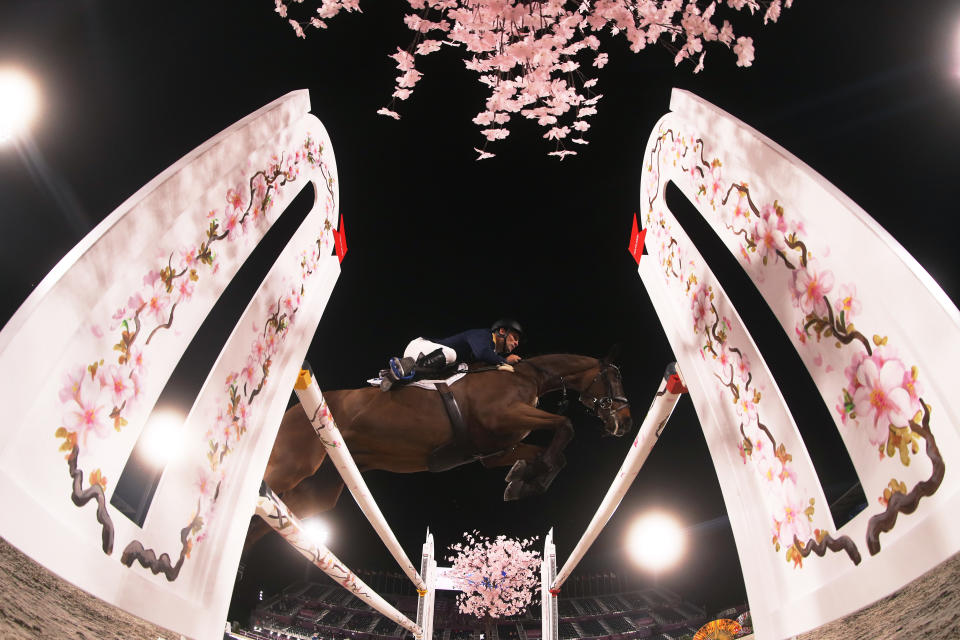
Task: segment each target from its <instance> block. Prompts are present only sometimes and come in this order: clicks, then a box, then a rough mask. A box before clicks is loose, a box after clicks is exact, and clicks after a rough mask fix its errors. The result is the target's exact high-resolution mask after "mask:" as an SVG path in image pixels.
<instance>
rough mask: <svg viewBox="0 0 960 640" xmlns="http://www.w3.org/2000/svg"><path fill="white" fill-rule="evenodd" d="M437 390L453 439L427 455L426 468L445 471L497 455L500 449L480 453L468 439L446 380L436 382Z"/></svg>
mask: <svg viewBox="0 0 960 640" xmlns="http://www.w3.org/2000/svg"><path fill="white" fill-rule="evenodd" d="M436 386H437V391H438V392H439V393H440V398H441V399H443V408H444V409H446V410H447V416H449V418H450V427H451V430H452V431H453V439H451V440H450V441H449V442H446V443H444V444H442V445H440V446H439V447H437V448H436V449H434V450H433V451H431V452H430V455H429V456H428V457H427V469H429V470H430V471H432V472H434V473H436V472H439V471H446V470H448V469H452V468H454V467H459V466H460V465H462V464H467V463H468V462H473V461H474V460H480V459H481V458H485V457H486V456H487V455H499V454H500V453H502V452H500V451H498V452H496V453H493V454H481V453H480V452H479V451H477V448H476V446H474V444H473V443H472V442H471V441H470V434H468V433H467V423H466V422H464V421H463V414H462V413H461V412H460V405H458V404H457V399H456V398H455V397H454V395H453V392H452V391H450V387H449V386H448V385H447V383H446V382H437V383H436Z"/></svg>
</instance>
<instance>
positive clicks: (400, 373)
mask: <svg viewBox="0 0 960 640" xmlns="http://www.w3.org/2000/svg"><path fill="white" fill-rule="evenodd" d="M413 367H414V361H413V358H390V371H391V373H393V375H395V376H396V377H397V380H398V381H400V380H402V381H404V382H407V381H408V380H412V379H413V374H414V371H413Z"/></svg>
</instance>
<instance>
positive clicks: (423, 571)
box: [417, 529, 437, 640]
mask: <svg viewBox="0 0 960 640" xmlns="http://www.w3.org/2000/svg"><path fill="white" fill-rule="evenodd" d="M420 575H421V576H423V579H424V581H425V582H426V588H424V589H417V593H419V594H420V600H419V602H418V603H417V626H418V627H420V628H421V629H422V630H423V635H422V636H421V637H420V640H433V605H434V601H435V599H436V594H437V589H436V582H437V559H436V557H434V552H433V534H431V533H430V530H429V529H427V541H426V542H424V543H423V554H422V555H421V557H420Z"/></svg>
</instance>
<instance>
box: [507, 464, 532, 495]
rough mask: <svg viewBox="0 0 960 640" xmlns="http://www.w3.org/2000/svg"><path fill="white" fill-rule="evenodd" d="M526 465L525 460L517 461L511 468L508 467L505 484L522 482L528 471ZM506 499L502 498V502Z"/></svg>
mask: <svg viewBox="0 0 960 640" xmlns="http://www.w3.org/2000/svg"><path fill="white" fill-rule="evenodd" d="M528 466H529V465H528V464H527V461H526V460H517V461H516V462H514V463H513V466H512V467H510V471H509V472H507V478H506V481H507V482H515V481H522V480H524V479H525V478H526V477H528V475H529V473H530V470H529V469H528ZM506 499H507V498H506V497H504V500H506Z"/></svg>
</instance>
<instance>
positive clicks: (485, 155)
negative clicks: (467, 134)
mask: <svg viewBox="0 0 960 640" xmlns="http://www.w3.org/2000/svg"><path fill="white" fill-rule="evenodd" d="M473 150H474V151H476V152H477V153H478V154H479V155H478V156H477V160H486V159H488V158H493V157H494V156H495V155H496V154H495V153H489V152H487V151H484V150H482V149H477V148H476V147H474V149H473Z"/></svg>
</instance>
